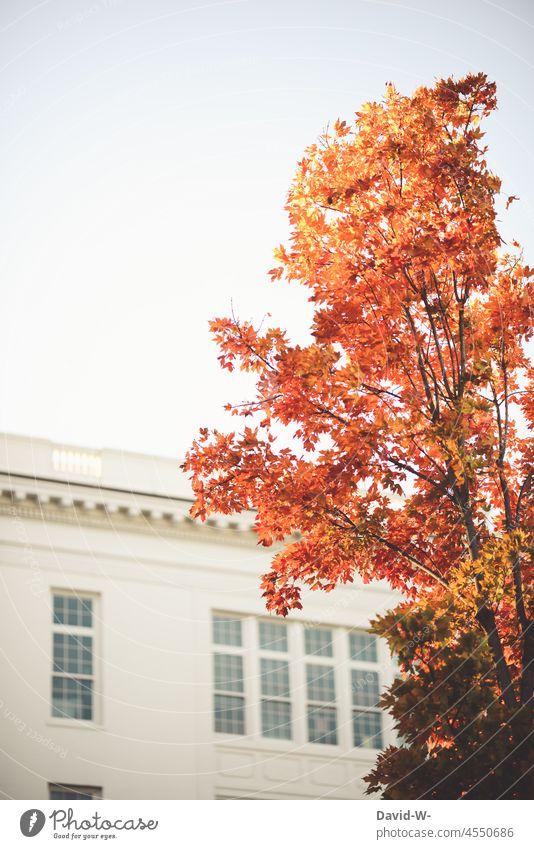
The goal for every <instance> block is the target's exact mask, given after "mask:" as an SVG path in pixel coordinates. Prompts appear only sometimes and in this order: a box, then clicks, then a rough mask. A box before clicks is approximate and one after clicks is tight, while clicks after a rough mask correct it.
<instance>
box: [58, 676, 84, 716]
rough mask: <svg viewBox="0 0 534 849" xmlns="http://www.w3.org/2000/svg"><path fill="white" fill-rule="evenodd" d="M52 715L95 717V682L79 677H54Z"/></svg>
mask: <svg viewBox="0 0 534 849" xmlns="http://www.w3.org/2000/svg"><path fill="white" fill-rule="evenodd" d="M52 716H62V717H67V718H69V719H92V718H93V682H92V681H87V680H80V679H79V678H78V679H77V678H60V677H58V676H56V675H54V676H53V678H52Z"/></svg>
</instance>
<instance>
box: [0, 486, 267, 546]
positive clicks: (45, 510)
mask: <svg viewBox="0 0 534 849" xmlns="http://www.w3.org/2000/svg"><path fill="white" fill-rule="evenodd" d="M83 490H84V487H83V484H78V483H76V484H70V483H69V482H61V481H57V482H51V481H40V480H39V479H33V480H24V479H21V478H20V477H17V476H11V475H6V474H5V473H0V491H1V494H0V515H5V516H12V517H13V518H15V519H16V518H21V519H23V518H24V519H33V520H36V521H41V522H61V523H64V524H69V525H83V526H84V527H87V526H89V527H98V528H105V529H108V530H115V531H118V530H122V531H129V532H130V531H132V532H137V533H144V534H147V533H156V534H162V535H165V536H167V535H168V536H172V537H187V538H189V539H196V540H198V541H199V542H200V541H202V542H206V543H215V544H218V543H223V544H228V545H247V546H251V545H256V544H257V537H256V535H255V534H254V532H253V523H252V520H251V517H250V515H248V516H245V517H242V516H238V517H228V516H221V515H218V516H216V517H213V518H210V519H208V520H207V521H206V522H199V521H198V520H195V519H192V518H191V517H190V516H189V506H190V505H191V503H192V502H187V501H184V500H183V499H173V498H168V497H166V496H158V495H149V494H148V493H143V494H139V493H136V492H131V493H128V492H123V491H121V490H117V491H114V490H99V489H98V488H96V487H90V488H87V490H88V491H86V492H84V491H83Z"/></svg>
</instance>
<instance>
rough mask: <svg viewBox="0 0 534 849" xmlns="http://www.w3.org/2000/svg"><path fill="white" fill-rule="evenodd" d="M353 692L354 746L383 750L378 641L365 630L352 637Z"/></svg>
mask: <svg viewBox="0 0 534 849" xmlns="http://www.w3.org/2000/svg"><path fill="white" fill-rule="evenodd" d="M349 648H350V657H351V661H353V663H352V664H351V666H352V668H351V690H352V707H353V710H352V732H353V741H354V745H355V746H358V747H361V748H364V749H381V748H382V714H381V712H380V709H379V708H378V700H379V698H380V682H379V677H378V671H377V670H375V669H372V668H371V664H376V663H377V660H378V657H377V644H376V638H375V637H374V636H373V635H372V634H367V633H366V632H365V631H361V632H358V631H353V632H351V633H350V634H349Z"/></svg>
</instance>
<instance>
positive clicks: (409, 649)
mask: <svg viewBox="0 0 534 849" xmlns="http://www.w3.org/2000/svg"><path fill="white" fill-rule="evenodd" d="M440 601H441V603H440ZM453 610H454V608H453V605H452V604H451V599H450V598H447V594H446V593H443V594H442V597H441V599H440V600H438V599H437V598H436V597H435V595H434V594H432V595H431V596H430V597H426V598H425V599H424V600H423V601H422V602H420V603H417V604H409V603H406V604H401V605H398V607H397V608H396V609H395V610H392V611H389V612H388V613H386V614H385V615H382V616H378V617H377V618H376V620H374V622H373V623H372V629H373V631H374V632H375V633H376V634H378V635H379V636H381V637H382V638H384V639H385V640H386V641H387V642H388V644H389V647H390V649H391V651H392V652H393V654H395V656H396V657H397V659H398V662H399V666H400V669H401V670H402V675H400V676H399V677H397V678H396V680H395V681H394V682H393V684H392V685H391V686H390V687H389V688H388V689H387V690H386V692H385V693H384V694H383V695H382V698H381V700H380V702H379V705H380V707H382V708H383V709H384V710H385V711H387V712H388V714H389V717H388V721H393V723H394V725H395V727H396V729H397V731H398V733H399V734H400V740H399V742H398V743H397V744H396V745H390V746H388V747H387V748H386V749H385V751H383V752H382V753H381V754H380V755H379V756H378V758H377V761H376V764H375V767H374V769H373V770H372V771H371V772H370V774H369V775H367V776H366V777H365V780H366V782H367V784H368V789H367V791H366V792H367V793H368V794H376V793H379V794H380V795H381V797H382V798H383V799H458V798H462V799H501V798H502V799H522V798H526V799H530V798H532V784H533V782H532V756H531V755H532V750H531V747H529V746H528V745H523V744H522V741H520V743H519V745H517V744H516V741H515V740H514V735H513V729H512V728H511V725H510V721H509V720H510V714H509V711H508V709H507V707H506V705H505V704H504V702H503V700H502V699H501V698H500V697H499V687H498V684H497V679H496V675H495V665H494V663H493V660H492V657H491V652H490V650H489V647H488V643H487V641H486V640H481V639H480V634H479V633H477V631H476V630H475V629H473V628H469V627H462V628H458V621H457V617H456V616H455V615H454V612H452V615H451V611H453Z"/></svg>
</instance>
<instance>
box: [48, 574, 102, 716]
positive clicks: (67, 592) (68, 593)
mask: <svg viewBox="0 0 534 849" xmlns="http://www.w3.org/2000/svg"><path fill="white" fill-rule="evenodd" d="M50 593H51V595H50V599H51V604H50V609H51V628H50V712H49V717H48V719H49V722H52V723H53V724H61V725H63V724H67V725H76V726H77V727H88V728H90V727H94V726H98V725H100V724H101V721H102V705H101V684H100V682H101V672H100V657H101V654H100V628H99V622H100V602H101V597H100V594H99V593H95V592H92V591H86V590H73V589H70V588H68V589H67V588H62V587H52V588H51V590H50ZM56 596H61V597H63V598H75V599H77V600H78V601H85V600H89V599H90V600H91V609H92V615H91V620H92V624H91V626H90V627H88V626H86V625H67V624H65V623H57V622H55V621H54V618H55V613H54V609H55V606H54V600H55V598H56ZM56 634H62V635H65V636H72V637H75V638H76V637H91V638H92V661H93V663H92V667H93V671H92V674H91V675H88V674H86V673H68V672H58V671H57V670H55V669H54V637H55V635H56ZM55 678H62V679H67V680H68V679H70V680H83V681H91V682H92V689H91V693H92V711H91V718H90V719H82V718H80V717H73V716H66V715H65V716H63V715H61V714H60V715H55V714H54V679H55Z"/></svg>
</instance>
